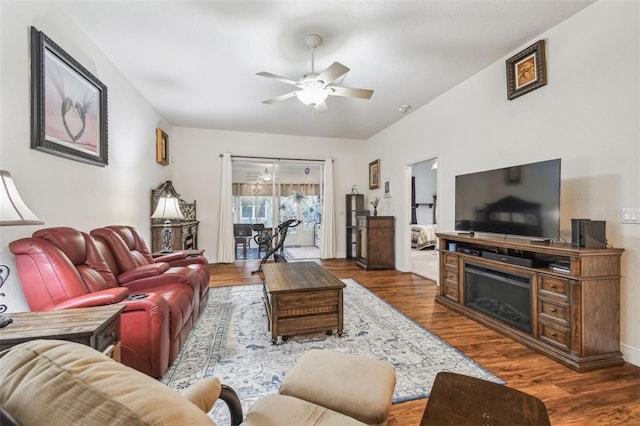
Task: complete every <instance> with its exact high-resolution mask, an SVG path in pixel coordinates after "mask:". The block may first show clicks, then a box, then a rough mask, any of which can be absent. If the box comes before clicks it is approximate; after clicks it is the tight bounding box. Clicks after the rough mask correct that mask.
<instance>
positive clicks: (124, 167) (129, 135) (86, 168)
mask: <svg viewBox="0 0 640 426" xmlns="http://www.w3.org/2000/svg"><path fill="white" fill-rule="evenodd" d="M0 15H1V18H0V19H1V21H0V38H1V45H0V49H1V50H0V91H1V104H0V108H1V112H2V114H1V118H0V168H1V169H3V170H8V171H9V172H10V173H11V175H12V176H13V177H14V179H15V181H16V184H17V186H18V190H19V191H20V193H21V194H22V196H23V198H24V200H25V202H26V203H27V205H28V206H29V207H30V208H31V210H33V212H34V213H35V214H36V215H38V217H39V218H40V219H41V220H43V221H44V222H45V224H44V225H41V226H12V227H0V263H1V264H4V265H8V266H9V267H10V268H11V275H10V277H9V280H8V281H7V282H6V283H5V284H4V285H3V287H2V292H3V293H5V294H6V296H5V297H2V296H0V304H5V305H7V306H8V311H9V312H19V311H25V310H29V308H28V305H27V304H26V302H25V300H24V296H23V294H22V288H21V286H20V283H19V281H18V275H17V271H16V269H15V261H14V257H13V255H12V254H11V252H10V251H9V249H8V244H9V242H11V241H13V240H16V239H18V238H22V237H27V236H30V235H31V234H32V233H33V232H34V231H35V230H36V229H38V228H42V227H53V226H71V227H74V228H77V229H80V230H84V231H90V230H91V229H93V228H96V227H99V226H105V225H110V224H116V223H121V224H130V225H133V226H136V227H138V228H139V229H140V230H141V231H142V232H143V235H144V236H145V238H147V241H150V220H149V216H150V212H149V210H150V206H149V203H150V201H149V200H150V190H151V188H153V187H156V186H157V185H159V184H160V183H162V182H163V181H164V180H166V179H168V178H169V176H170V171H171V168H170V167H163V166H161V165H159V164H157V163H156V162H155V129H156V127H158V126H162V127H163V128H165V130H166V131H169V132H170V128H169V127H168V126H164V125H163V123H162V120H161V118H160V116H159V115H158V113H157V112H156V111H155V110H154V109H153V108H151V106H150V105H149V103H148V102H146V100H145V99H143V98H142V96H141V95H140V94H139V92H138V91H137V90H136V89H135V88H134V87H132V86H131V85H130V84H129V82H128V81H127V80H125V79H124V77H123V76H122V75H121V74H120V72H119V71H118V70H117V69H116V68H114V66H113V64H111V62H109V60H108V58H106V57H105V56H104V55H103V54H102V53H101V52H100V51H99V50H98V49H97V48H96V47H95V46H94V45H93V44H91V42H90V41H89V40H88V39H87V38H86V37H84V36H83V34H82V32H81V31H80V30H79V28H78V27H77V26H76V25H75V23H74V22H73V20H72V19H71V18H70V17H69V16H68V15H67V14H65V12H64V9H63V8H61V7H59V6H57V4H56V2H9V1H2V2H0ZM32 25H33V26H35V27H36V28H38V29H39V30H41V31H43V32H44V33H45V34H47V35H48V36H49V37H50V38H51V39H53V41H55V42H56V43H57V44H58V45H59V46H61V47H62V48H63V49H64V50H65V51H66V52H67V53H69V54H70V55H71V56H72V57H73V58H74V59H75V60H77V61H78V62H79V63H80V64H82V65H83V66H84V67H85V68H87V69H88V70H89V71H91V73H92V74H94V75H95V76H96V77H97V78H98V79H99V80H100V81H102V82H103V83H104V84H106V85H107V87H108V102H109V110H108V111H109V117H108V121H109V128H108V130H109V165H108V166H107V167H104V168H103V167H97V166H93V165H89V164H86V163H81V162H77V161H73V160H69V159H66V158H63V157H59V156H55V155H51V154H48V153H44V152H42V151H36V150H33V149H31V148H30V140H31V139H30V131H29V129H30V127H29V126H30V117H29V111H30V97H29V96H30V77H29V76H30V44H29V43H30V41H29V40H30V35H29V31H30V26H32Z"/></svg>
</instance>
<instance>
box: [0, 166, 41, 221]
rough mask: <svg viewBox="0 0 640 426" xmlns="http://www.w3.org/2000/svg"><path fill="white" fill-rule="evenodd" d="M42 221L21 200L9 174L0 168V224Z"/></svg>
mask: <svg viewBox="0 0 640 426" xmlns="http://www.w3.org/2000/svg"><path fill="white" fill-rule="evenodd" d="M43 223H44V222H42V221H41V220H40V219H38V217H37V216H36V215H35V214H34V213H33V212H32V211H31V210H29V207H27V205H26V204H25V203H24V201H22V198H21V197H20V194H18V189H17V188H16V185H15V184H14V183H13V178H12V177H11V174H10V173H9V172H7V171H5V170H0V226H8V225H42V224H43Z"/></svg>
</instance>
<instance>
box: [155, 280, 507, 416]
mask: <svg viewBox="0 0 640 426" xmlns="http://www.w3.org/2000/svg"><path fill="white" fill-rule="evenodd" d="M342 281H343V282H344V283H345V284H346V288H345V289H344V334H343V336H342V337H338V336H337V334H335V333H334V334H333V335H330V336H328V335H326V333H322V332H321V333H313V334H306V335H300V336H291V337H289V339H288V340H287V341H286V342H285V343H282V342H281V341H280V339H279V343H278V344H276V345H273V344H272V343H271V333H270V332H269V331H268V330H267V319H266V314H265V310H264V304H263V301H262V285H261V284H253V285H245V286H235V287H218V288H212V289H211V290H210V295H209V302H208V304H207V307H206V308H205V310H204V311H203V313H202V315H201V317H200V319H199V320H198V322H197V324H196V326H195V327H194V329H193V330H192V332H191V334H190V336H189V339H188V341H187V342H186V343H185V345H184V346H183V348H182V350H181V351H180V354H179V355H178V358H177V360H176V362H175V363H174V364H173V365H172V366H171V367H170V368H169V369H168V370H167V372H166V373H165V375H164V376H163V377H162V382H163V383H165V384H166V385H168V386H169V387H171V388H173V389H176V390H178V391H182V390H184V389H185V388H187V387H188V386H189V385H190V384H192V383H194V382H196V381H197V380H198V379H200V378H203V377H209V376H217V377H219V378H220V380H221V381H222V382H223V383H225V384H227V385H229V386H231V387H232V388H234V389H235V390H236V392H237V393H238V395H239V397H240V400H241V402H242V406H243V412H244V413H245V414H246V412H247V410H248V408H249V407H250V406H251V404H252V403H253V402H255V401H256V400H258V399H260V398H262V397H263V396H265V395H268V394H272V393H277V391H278V388H279V386H280V383H281V380H282V379H283V377H284V376H285V375H286V373H287V372H288V371H289V370H290V369H291V368H292V367H293V365H295V363H296V362H297V361H298V359H300V357H301V356H302V355H303V354H304V353H305V352H306V351H308V350H310V349H314V348H321V349H329V350H334V351H340V352H346V353H352V354H360V355H364V356H367V357H370V358H374V359H378V360H383V361H387V362H390V363H391V364H393V365H394V367H395V369H396V376H397V381H396V387H395V391H394V395H393V402H402V401H409V400H413V399H418V398H426V397H428V396H429V392H430V390H431V386H432V384H433V381H434V379H435V376H436V374H437V373H438V372H440V371H449V372H455V373H461V374H466V375H469V376H474V377H478V378H481V379H485V380H490V381H493V382H496V383H502V384H504V382H503V381H502V380H500V379H499V378H498V377H496V376H495V375H493V374H492V373H490V372H489V371H487V370H486V369H484V368H483V367H481V366H480V365H478V364H477V363H476V362H474V361H473V360H471V359H470V358H469V357H467V356H466V355H464V354H463V353H462V352H460V351H458V350H457V349H455V348H454V347H452V346H450V345H449V344H447V343H446V342H444V341H443V340H442V339H440V338H439V337H437V336H435V335H433V334H431V333H430V332H429V331H428V330H426V329H425V328H423V327H422V326H420V325H419V324H418V323H416V322H414V321H413V320H411V319H410V318H408V317H407V316H405V315H404V314H402V313H401V312H400V311H398V310H397V309H395V308H394V307H393V306H392V305H390V304H388V303H387V302H385V301H384V300H382V299H380V298H379V297H377V296H376V295H375V294H373V293H372V292H371V291H369V290H368V289H366V288H365V287H363V286H361V285H360V284H358V283H357V282H356V281H354V280H352V279H344V280H342ZM209 415H210V416H211V418H213V419H214V420H215V421H216V423H218V424H219V425H223V424H228V410H227V409H226V407H225V406H224V405H223V404H222V403H217V404H216V406H215V407H214V409H213V410H212V412H211V413H210V414H209Z"/></svg>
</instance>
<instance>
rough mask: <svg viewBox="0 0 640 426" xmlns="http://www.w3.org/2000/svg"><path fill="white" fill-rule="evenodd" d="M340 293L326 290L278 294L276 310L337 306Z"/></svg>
mask: <svg viewBox="0 0 640 426" xmlns="http://www.w3.org/2000/svg"><path fill="white" fill-rule="evenodd" d="M340 291H342V290H326V291H312V292H299V293H292V294H279V295H278V298H277V306H276V309H278V310H279V309H281V308H283V307H286V308H302V307H304V308H307V307H311V306H318V305H328V304H334V305H335V304H337V303H338V302H339V301H340Z"/></svg>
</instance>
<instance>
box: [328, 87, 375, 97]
mask: <svg viewBox="0 0 640 426" xmlns="http://www.w3.org/2000/svg"><path fill="white" fill-rule="evenodd" d="M327 88H328V89H331V92H329V94H330V95H333V96H345V97H347V98H360V99H370V98H371V96H372V95H373V90H369V89H352V88H350V87H341V86H329V87H327Z"/></svg>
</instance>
